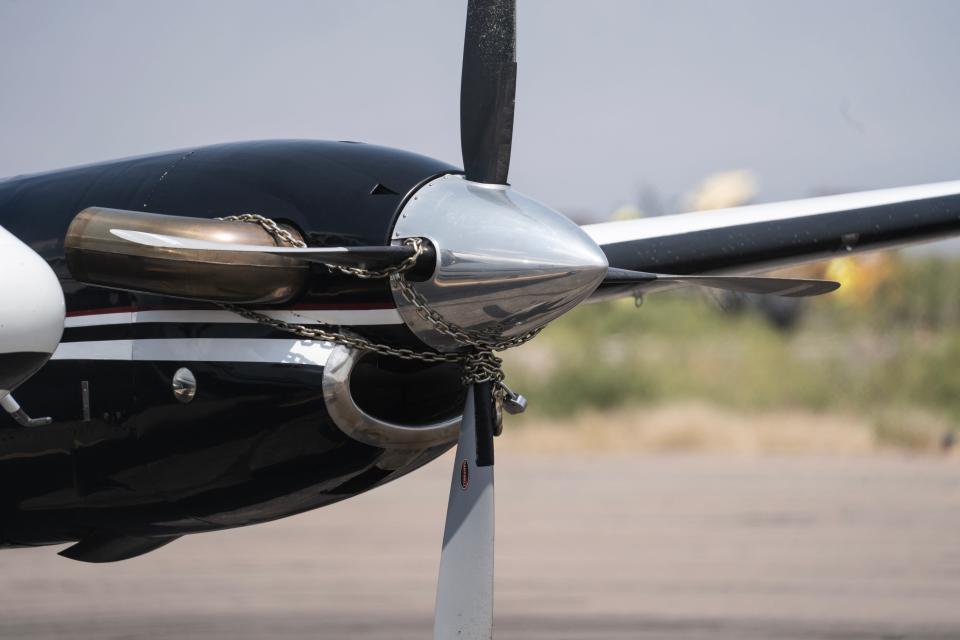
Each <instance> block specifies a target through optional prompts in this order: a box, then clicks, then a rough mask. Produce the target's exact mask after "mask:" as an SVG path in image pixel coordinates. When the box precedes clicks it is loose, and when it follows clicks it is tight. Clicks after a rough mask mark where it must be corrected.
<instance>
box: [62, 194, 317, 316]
mask: <svg viewBox="0 0 960 640" xmlns="http://www.w3.org/2000/svg"><path fill="white" fill-rule="evenodd" d="M118 230H120V231H121V233H120V234H119V235H118V234H117V233H116V231H118ZM124 232H143V233H147V234H151V233H152V234H161V235H171V236H178V237H181V238H185V239H193V240H209V241H215V242H218V243H224V244H226V245H227V249H229V248H230V247H229V245H231V244H239V245H260V246H268V247H275V246H276V243H275V242H274V240H273V237H272V236H271V235H270V234H269V233H267V232H266V231H264V230H263V229H262V228H261V227H260V226H258V225H253V224H247V223H245V222H229V221H220V220H208V219H205V218H189V217H182V216H166V215H158V214H152V213H143V212H139V211H124V210H119V209H104V208H100V207H90V208H88V209H84V210H83V211H81V212H80V213H79V214H78V215H77V217H76V218H74V220H73V222H72V223H71V225H70V228H69V229H68V230H67V236H66V240H65V242H64V249H65V253H66V257H67V266H68V267H69V269H70V273H71V274H72V275H73V277H74V278H76V279H77V280H78V281H80V282H85V283H88V284H95V285H100V286H105V287H113V288H117V289H128V290H131V291H143V292H147V293H159V294H161V295H169V296H174V297H180V298H190V299H195V300H209V301H214V302H229V303H236V304H243V303H246V304H254V303H258V304H264V303H280V302H286V301H288V300H290V299H291V298H293V297H294V296H295V295H296V294H297V293H299V292H300V291H301V290H302V289H303V287H304V286H305V284H306V281H307V277H308V275H309V272H310V270H309V266H308V265H306V264H305V263H304V262H302V261H300V260H295V259H292V258H286V257H281V256H274V255H269V254H265V253H240V252H236V251H230V250H224V251H210V250H199V249H192V248H180V247H157V246H150V245H146V244H140V243H137V242H131V241H129V240H127V239H125V238H124V237H123V235H124Z"/></svg>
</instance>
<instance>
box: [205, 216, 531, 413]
mask: <svg viewBox="0 0 960 640" xmlns="http://www.w3.org/2000/svg"><path fill="white" fill-rule="evenodd" d="M217 219H218V220H224V221H227V222H247V223H251V224H258V225H260V226H261V227H262V228H263V229H264V230H265V231H266V232H267V233H269V234H270V235H271V237H273V238H274V240H275V241H276V242H277V243H278V244H281V245H287V246H292V247H297V248H301V249H303V248H306V247H307V244H306V243H305V242H304V241H303V240H300V239H299V238H297V237H295V236H294V235H293V234H292V233H291V232H290V231H288V230H286V229H284V228H282V227H281V226H280V225H279V224H277V223H276V221H274V220H271V219H270V218H267V217H265V216H261V215H259V214H256V213H245V214H241V215H236V216H226V217H223V218H217ZM403 243H404V244H405V245H406V246H409V247H411V248H413V250H414V251H413V254H412V255H410V256H409V257H407V258H406V259H404V260H403V261H402V262H401V263H400V264H397V265H393V266H390V267H387V268H385V269H379V270H371V269H362V268H359V267H344V266H340V265H336V264H328V263H323V264H324V266H326V267H327V268H329V269H332V270H335V271H340V272H342V273H346V274H349V275H353V276H356V277H358V278H364V279H373V278H390V280H391V282H392V283H393V284H394V285H396V287H397V289H398V290H399V291H400V293H401V294H402V295H403V297H404V299H405V300H406V301H407V302H409V303H410V304H411V305H412V306H413V307H414V309H415V310H416V312H417V315H419V316H420V317H421V318H423V319H424V320H425V321H427V322H428V323H430V325H431V326H432V327H433V328H434V329H435V330H436V331H437V332H438V333H441V334H443V335H445V336H447V337H449V338H452V339H453V340H454V341H456V342H457V343H458V344H461V345H463V346H465V347H468V349H467V350H465V351H461V352H453V353H441V352H438V351H416V350H413V349H407V348H404V347H394V346H391V345H387V344H381V343H377V342H373V341H371V340H368V339H366V338H363V337H361V336H358V335H355V334H351V333H347V332H345V331H343V330H342V329H340V328H338V327H335V326H334V325H329V324H321V326H313V327H308V326H306V325H302V324H295V323H291V322H285V321H283V320H278V319H276V318H272V317H270V316H268V315H266V314H263V313H260V312H258V311H252V310H250V309H245V308H243V307H238V306H236V305H232V304H223V305H221V306H222V307H223V308H224V309H227V310H229V311H232V312H233V313H236V314H237V315H240V316H242V317H244V318H246V319H248V320H251V321H253V322H256V323H258V324H261V325H264V326H267V327H271V328H273V329H276V330H278V331H284V332H286V333H291V334H293V335H296V336H299V337H301V338H306V339H308V340H320V341H323V342H332V343H335V344H341V345H344V346H347V347H351V348H354V349H360V350H363V351H369V352H372V353H376V354H379V355H384V356H392V357H394V358H401V359H403V360H416V361H420V362H429V363H459V364H461V365H462V366H463V375H462V377H461V380H462V382H463V384H465V385H469V384H473V383H476V382H491V383H493V386H494V394H495V395H496V396H497V399H498V400H499V401H501V402H502V400H503V399H504V398H505V397H506V396H507V394H508V390H507V388H506V386H505V385H504V384H503V379H504V373H503V360H502V359H501V358H500V357H498V356H497V355H496V353H495V352H497V351H505V350H506V349H510V348H512V347H517V346H520V345H522V344H524V343H525V342H528V341H529V340H531V339H533V338H534V337H535V336H536V335H537V334H538V333H540V330H541V328H537V329H534V330H532V331H528V332H527V333H524V334H522V335H520V336H516V337H513V338H508V339H506V340H495V339H493V338H486V337H481V336H477V335H475V334H472V333H470V332H468V331H466V330H465V329H463V328H461V327H459V326H457V325H455V324H453V323H452V322H449V321H448V320H446V319H445V318H443V316H441V315H440V314H439V313H437V311H435V310H434V309H431V308H430V306H429V304H428V303H427V301H426V299H425V298H424V297H423V296H422V295H421V294H420V293H419V292H417V291H416V290H415V289H414V288H413V285H411V284H410V282H408V281H407V279H406V278H405V277H404V275H403V274H404V273H405V272H407V271H409V270H410V269H412V268H413V267H414V265H416V263H417V260H419V259H420V257H421V256H422V255H423V253H424V246H423V240H422V239H421V238H406V239H405V240H404V241H403Z"/></svg>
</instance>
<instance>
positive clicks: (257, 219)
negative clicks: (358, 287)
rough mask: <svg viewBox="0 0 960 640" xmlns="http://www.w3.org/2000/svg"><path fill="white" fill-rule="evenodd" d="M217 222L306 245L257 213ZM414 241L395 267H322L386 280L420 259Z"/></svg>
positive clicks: (287, 243)
mask: <svg viewBox="0 0 960 640" xmlns="http://www.w3.org/2000/svg"><path fill="white" fill-rule="evenodd" d="M217 220H223V221H225V222H249V223H252V224H258V225H260V226H261V227H263V229H264V231H266V232H267V233H269V234H270V235H271V236H273V238H274V240H276V241H277V242H279V243H281V244H286V245H289V246H292V247H296V248H297V249H306V248H307V243H306V242H304V241H303V240H300V239H299V238H297V237H296V236H294V235H293V234H292V233H290V232H289V231H287V230H286V229H284V228H283V227H281V226H280V225H278V224H277V223H276V221H274V220H271V219H270V218H267V217H266V216H261V215H260V214H257V213H244V214H241V215H239V216H226V217H223V218H217ZM411 240H415V241H416V243H408V244H410V246H412V247H413V248H414V249H415V251H414V253H413V254H412V255H410V256H408V257H407V258H405V259H404V260H403V262H401V263H400V264H397V265H392V266H389V267H386V268H385V269H379V270H377V269H361V268H359V267H345V266H343V265H339V264H328V263H326V262H324V263H323V266H325V267H326V268H328V269H330V270H332V271H339V272H341V273H345V274H347V275H350V276H356V277H358V278H363V279H365V280H370V279H373V278H388V277H390V276H392V275H393V274H395V273H403V272H404V271H409V270H410V269H412V268H413V267H414V265H415V264H417V260H418V259H419V258H420V255H421V254H422V253H423V249H422V246H421V245H422V244H423V243H422V241H421V240H420V238H411Z"/></svg>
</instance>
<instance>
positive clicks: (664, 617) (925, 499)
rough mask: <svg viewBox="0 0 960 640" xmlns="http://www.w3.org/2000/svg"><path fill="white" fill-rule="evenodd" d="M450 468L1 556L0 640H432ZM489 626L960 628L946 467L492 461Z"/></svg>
mask: <svg viewBox="0 0 960 640" xmlns="http://www.w3.org/2000/svg"><path fill="white" fill-rule="evenodd" d="M451 466H452V461H451V459H450V458H449V456H448V457H445V458H444V459H442V460H441V461H439V462H436V463H434V464H432V465H430V466H429V467H428V468H426V469H423V470H420V471H418V472H416V473H414V474H412V475H411V476H409V477H407V478H404V479H402V480H399V481H397V482H395V483H393V484H391V485H388V486H386V487H382V488H380V489H377V490H376V491H373V492H371V493H369V494H367V495H364V496H361V497H359V498H356V499H353V500H350V501H347V502H345V503H342V504H338V505H333V506H331V507H328V508H326V509H321V510H319V511H317V512H314V513H310V514H305V515H302V516H297V517H295V518H291V519H288V520H285V521H281V522H276V523H271V524H269V525H261V526H258V527H252V528H249V529H244V530H236V531H229V532H223V533H216V534H205V535H200V536H193V537H191V538H186V539H183V540H179V541H177V542H175V543H173V544H171V545H169V546H167V547H165V548H163V549H160V550H159V551H157V552H155V553H153V554H150V555H148V556H145V557H143V558H139V559H135V560H131V561H127V562H123V563H118V564H114V565H85V564H81V563H75V562H72V561H69V560H65V559H62V558H60V557H58V556H56V555H55V551H56V548H53V547H48V548H41V549H29V550H13V551H5V552H0V567H2V573H0V602H2V603H3V607H4V612H3V614H2V615H0V638H25V637H29V638H71V639H76V638H79V639H87V638H90V639H93V638H96V639H98V640H102V639H121V638H122V639H130V638H187V639H191V640H214V639H216V640H220V639H227V638H231V639H234V638H236V639H240V640H246V639H253V638H257V639H259V638H266V637H270V638H283V639H292V638H338V639H339V638H350V639H353V638H356V639H369V640H372V639H391V640H403V639H406V638H428V637H429V636H430V629H431V615H432V607H433V597H434V594H433V588H434V579H435V577H436V570H437V561H438V558H439V548H440V539H441V529H442V523H443V509H444V507H445V504H446V488H447V482H448V478H447V476H448V473H449V469H450V467H451ZM497 473H498V479H497V486H498V489H499V493H498V496H497V499H498V503H499V504H498V522H497V527H498V529H497V532H498V541H497V598H496V611H497V637H498V638H499V639H504V638H517V639H523V640H528V639H530V640H532V639H534V638H537V639H540V638H551V639H561V640H563V639H568V638H569V639H573V638H597V639H603V640H612V639H627V638H631V639H633V638H641V639H647V638H658V639H659V638H663V639H668V640H669V639H677V640H694V639H696V640H700V639H704V640H706V639H709V640H727V639H729V640H734V639H737V640H743V639H745V640H753V639H761V638H764V639H766V638H778V639H780V638H782V639H788V640H792V639H794V638H797V639H800V638H804V639H807V638H823V639H851V640H853V639H861V638H877V639H893V638H944V639H946V638H951V639H955V638H960V465H958V464H957V462H956V460H955V459H953V460H940V459H933V458H924V459H906V458H884V457H878V458H851V459H842V458H832V459H830V458H783V459H776V458H736V457H709V456H691V457H686V456H616V455H597V456H589V457H588V456H533V455H526V454H519V453H504V454H502V455H499V456H498V466H497Z"/></svg>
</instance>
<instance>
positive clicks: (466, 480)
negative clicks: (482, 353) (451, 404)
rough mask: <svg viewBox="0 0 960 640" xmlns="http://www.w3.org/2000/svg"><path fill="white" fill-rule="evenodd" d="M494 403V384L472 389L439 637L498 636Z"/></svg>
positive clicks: (451, 507) (448, 530) (453, 487)
mask: <svg viewBox="0 0 960 640" xmlns="http://www.w3.org/2000/svg"><path fill="white" fill-rule="evenodd" d="M492 407H493V404H492V393H491V385H490V383H479V384H474V385H472V386H471V387H470V388H469V389H467V400H466V403H465V406H464V408H463V423H462V424H461V426H460V440H459V442H458V443H457V457H456V462H455V464H454V465H453V478H452V480H451V481H450V497H449V499H448V500H447V520H446V524H445V525H444V529H443V552H442V553H441V555H440V577H439V579H438V580H437V605H436V611H435V614H434V621H433V637H434V640H450V639H451V638H458V639H461V640H490V638H491V637H492V636H493V533H494V532H493V520H494V514H493V416H492V413H493V409H492Z"/></svg>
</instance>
